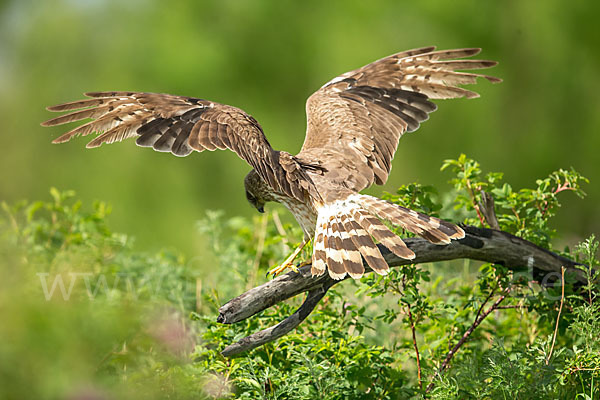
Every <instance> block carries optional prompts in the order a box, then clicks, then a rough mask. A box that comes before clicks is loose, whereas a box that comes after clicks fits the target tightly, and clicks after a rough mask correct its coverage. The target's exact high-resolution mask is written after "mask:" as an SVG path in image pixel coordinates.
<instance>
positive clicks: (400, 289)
mask: <svg viewBox="0 0 600 400" xmlns="http://www.w3.org/2000/svg"><path fill="white" fill-rule="evenodd" d="M443 168H449V169H450V170H451V171H453V172H454V175H455V177H454V178H453V181H452V182H453V184H454V186H455V189H454V190H455V192H454V194H453V195H452V196H446V195H444V196H439V195H438V194H437V192H436V191H435V189H434V188H432V187H427V186H422V185H419V184H411V185H407V186H403V187H401V188H400V189H399V190H398V191H397V192H396V193H395V194H388V195H387V198H388V199H389V200H390V201H394V202H396V203H398V204H402V205H404V206H407V207H411V208H414V209H417V210H420V211H423V212H427V213H434V214H441V215H442V216H443V215H444V213H443V211H444V210H446V209H447V208H448V206H449V205H450V204H449V203H450V202H454V203H455V212H456V213H457V214H455V215H461V216H462V218H465V220H466V221H467V222H469V223H473V224H480V225H484V224H486V220H485V218H480V216H479V215H478V207H479V204H480V201H481V198H480V196H481V193H480V190H485V191H486V192H488V193H491V194H492V195H493V197H494V199H495V201H496V216H497V219H498V222H499V223H500V226H501V228H502V229H503V230H507V231H510V232H513V233H515V234H517V235H520V236H523V237H525V238H527V239H529V240H532V241H535V242H536V243H539V244H541V245H544V246H549V245H550V239H551V238H552V237H553V236H554V235H555V232H553V230H552V228H551V227H550V225H549V219H550V218H551V217H552V216H553V215H554V214H555V213H556V211H557V210H558V207H559V206H560V203H559V196H561V195H560V194H559V193H561V192H563V191H565V189H568V190H570V191H573V192H575V193H576V194H579V195H583V192H582V191H581V188H580V183H582V182H585V181H586V180H585V178H583V177H581V176H580V175H579V174H577V173H576V172H575V171H572V170H571V171H563V170H560V171H557V172H555V173H552V174H550V175H549V177H548V178H545V179H541V180H538V181H537V182H536V185H535V187H534V188H533V189H520V190H513V189H512V188H511V187H510V186H509V185H508V184H506V183H503V182H502V175H501V174H499V173H488V174H485V175H484V174H483V172H482V171H481V167H480V166H479V164H478V163H476V162H475V161H473V160H470V159H468V158H467V157H465V156H460V157H459V158H458V159H457V160H448V161H446V162H445V164H444V167H443ZM561 188H562V189H561ZM51 196H52V199H51V200H50V201H48V202H41V201H40V202H33V203H25V202H23V203H19V204H16V205H12V206H10V205H7V204H3V205H2V207H3V212H4V216H3V218H2V219H0V224H1V225H0V256H1V261H0V270H1V271H2V276H3V279H2V281H0V309H1V310H2V315H3V324H2V325H0V338H2V340H0V360H2V363H0V397H2V398H6V399H19V398H39V399H46V398H48V399H51V398H74V399H78V398H150V399H152V398H157V399H158V398H173V399H179V398H181V399H184V398H241V399H317V398H324V399H347V398H349V399H406V398H435V399H451V398H473V399H482V398H483V399H496V398H519V399H535V398H582V399H584V398H585V399H588V398H589V399H593V398H597V397H598V396H599V395H600V389H599V387H600V386H599V379H600V356H599V354H600V347H599V344H598V341H597V337H598V336H599V335H600V309H599V306H598V302H597V301H596V298H595V296H596V293H598V289H599V288H598V282H597V279H596V278H595V277H594V275H593V273H592V271H591V270H590V269H588V268H584V267H582V268H584V269H585V272H586V273H587V274H588V275H589V277H590V284H589V285H586V286H585V287H583V288H579V289H576V288H574V287H572V285H570V284H569V281H568V280H567V284H566V285H565V288H564V289H565V290H564V293H565V294H564V297H563V295H562V292H563V291H562V289H563V287H561V284H560V280H559V282H558V283H557V285H556V287H555V288H551V289H550V290H542V289H540V288H539V287H538V286H536V285H530V284H528V283H527V282H526V281H528V279H523V278H527V276H525V275H519V274H514V273H511V272H510V271H508V270H506V269H505V268H503V267H501V266H498V265H492V264H484V265H478V264H477V263H471V262H468V261H465V262H464V263H461V262H459V263H437V264H434V265H426V266H425V265H423V266H422V265H411V266H406V267H403V268H395V269H393V270H392V271H391V273H390V274H389V275H387V276H385V277H382V276H378V275H374V274H370V275H367V276H365V277H363V278H362V279H361V280H360V282H355V283H352V282H350V281H348V282H346V283H344V284H343V285H339V288H338V289H337V290H330V293H329V294H328V295H327V296H326V297H325V298H324V299H323V301H322V302H321V303H320V304H319V306H318V307H317V309H316V310H315V312H313V314H312V315H311V316H310V317H309V320H308V321H307V322H305V323H303V324H301V325H300V326H299V327H298V328H297V329H296V331H294V332H293V333H291V334H289V335H287V336H285V337H283V338H281V339H280V340H278V341H276V342H274V343H269V344H267V345H265V346H263V347H260V348H258V349H256V350H254V351H252V352H250V353H248V354H245V355H242V356H241V357H239V358H235V359H231V360H230V359H225V358H224V357H222V356H221V355H220V351H221V350H222V349H223V348H224V347H225V346H226V345H228V344H230V343H232V342H234V341H236V340H239V339H240V338H242V337H244V336H246V335H248V334H250V333H253V332H256V331H258V330H260V329H263V328H266V327H267V326H271V325H273V324H275V323H277V322H278V321H280V320H281V319H282V318H284V317H285V316H287V315H289V314H291V313H292V312H293V311H294V309H295V307H297V306H298V304H299V299H295V300H293V301H290V302H286V303H284V304H280V305H279V306H277V307H274V308H271V309H269V310H266V311H264V312H262V313H260V314H259V315H257V316H255V317H252V318H250V319H248V320H245V321H243V322H240V323H238V324H234V325H222V324H218V323H216V321H215V320H216V315H217V308H218V307H219V306H220V305H221V304H223V303H224V301H226V300H227V299H229V298H231V297H232V296H235V295H237V294H239V293H241V292H242V291H244V290H246V289H247V288H249V287H252V286H254V285H256V284H257V283H259V282H260V280H261V277H262V276H264V272H265V271H266V270H267V269H268V268H269V267H270V266H272V265H274V264H275V263H276V262H277V261H280V260H281V259H282V258H283V257H284V256H285V254H286V253H287V252H289V251H290V250H291V248H292V247H293V245H294V244H296V243H297V242H298V241H299V239H300V238H301V233H300V232H299V231H298V230H297V228H294V227H293V226H291V225H287V224H284V223H281V222H280V221H279V217H278V215H277V214H276V213H272V214H270V215H267V216H261V217H256V218H255V219H254V220H253V221H249V220H247V219H244V218H232V219H225V218H224V217H223V214H222V213H221V212H211V213H208V214H207V215H206V217H205V218H204V219H203V220H201V221H199V222H198V229H199V230H200V231H201V232H202V234H203V235H204V237H205V238H206V241H207V242H208V243H210V245H211V246H212V247H211V248H210V249H208V250H207V252H208V253H209V254H207V255H206V257H208V258H209V259H210V260H211V262H212V263H213V264H214V266H215V267H214V269H213V270H212V271H205V270H201V269H199V268H198V267H197V263H195V262H194V260H193V259H192V260H186V259H185V257H183V256H181V254H179V253H177V252H176V251H173V250H171V251H166V250H162V251H160V252H158V253H157V254H144V253H140V252H139V251H137V250H136V249H135V248H134V247H133V246H132V241H131V239H130V238H129V237H127V236H126V235H123V234H117V233H113V232H112V231H111V230H110V229H109V228H108V226H107V224H106V220H105V218H106V216H107V214H108V213H109V212H110V207H108V206H107V205H106V204H104V203H102V202H97V203H95V204H94V205H93V207H92V210H91V211H85V209H84V208H83V207H82V205H81V203H80V202H79V201H77V200H75V197H74V194H73V193H72V192H59V191H58V190H56V189H52V190H51ZM597 250H598V242H597V241H596V239H595V238H594V236H591V237H590V238H589V239H587V240H585V241H584V242H583V243H581V244H580V245H578V246H577V247H576V248H575V251H574V252H573V254H570V255H569V256H570V257H578V259H579V261H581V262H582V263H584V264H586V265H588V266H590V267H598V265H599V263H598V260H597ZM309 251H310V250H309ZM308 254H309V253H308V252H307V253H305V256H306V257H308ZM561 298H562V300H563V301H564V306H563V307H562V309H561V308H559V303H560V300H561ZM492 311H493V312H492ZM478 319H481V321H480V322H481V324H480V325H479V326H477V327H476V328H475V329H472V332H471V333H470V334H468V335H467V340H465V343H464V344H463V345H462V346H460V347H459V348H458V349H457V351H456V353H455V354H454V356H453V357H452V358H451V360H449V362H447V363H446V365H447V368H445V369H444V370H443V371H440V367H441V366H442V363H443V362H444V360H445V359H446V358H447V356H448V351H449V349H451V348H453V347H454V346H455V345H456V344H457V343H458V342H459V340H461V338H462V337H463V336H464V335H465V334H466V333H468V332H469V329H470V328H472V327H473V323H474V321H476V320H478ZM557 323H558V325H556V326H557V330H556V331H555V324H557ZM417 350H418V353H417Z"/></svg>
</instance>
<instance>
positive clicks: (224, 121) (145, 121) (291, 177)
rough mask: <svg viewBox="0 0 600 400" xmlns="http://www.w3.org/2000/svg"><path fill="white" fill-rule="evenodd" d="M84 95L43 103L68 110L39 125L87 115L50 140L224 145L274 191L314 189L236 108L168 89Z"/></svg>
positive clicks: (167, 148)
mask: <svg viewBox="0 0 600 400" xmlns="http://www.w3.org/2000/svg"><path fill="white" fill-rule="evenodd" d="M85 95H86V96H88V97H90V98H89V99H84V100H78V101H73V102H69V103H64V104H59V105H56V106H52V107H48V110H50V111H69V112H68V113H67V114H64V115H61V116H59V117H56V118H52V119H50V120H48V121H46V122H43V123H42V125H43V126H55V125H63V124H66V123H69V122H75V121H82V120H85V119H88V118H91V119H92V120H91V121H89V122H87V123H85V124H83V125H80V126H78V127H76V128H74V129H72V130H70V131H68V132H67V133H65V134H63V135H61V136H59V137H58V138H57V139H55V140H54V143H64V142H68V141H69V140H71V139H72V138H74V137H76V136H79V135H82V136H85V135H89V134H92V133H96V134H98V136H96V137H95V138H94V139H93V140H92V141H90V142H89V143H88V145H87V147H98V146H100V145H102V144H103V143H114V142H120V141H122V140H125V139H128V138H130V137H135V136H137V139H136V144H137V145H139V146H142V147H152V148H153V149H154V150H157V151H164V152H171V153H173V154H175V155H177V156H186V155H188V154H190V153H191V152H192V151H194V150H196V151H203V150H216V149H230V150H232V151H234V152H235V153H237V155H238V156H240V158H242V159H243V160H245V161H246V162H248V164H250V165H251V166H252V167H253V168H255V169H256V171H257V173H258V174H259V176H260V177H261V178H263V180H264V181H265V182H267V183H269V185H271V187H272V188H273V189H274V190H275V191H278V192H279V193H283V194H285V195H288V196H290V197H295V198H296V199H298V200H304V196H305V194H306V190H307V188H308V190H309V191H310V190H312V191H316V189H314V184H313V183H312V181H311V180H310V177H308V175H307V174H306V172H305V171H304V170H303V169H302V168H301V165H300V163H299V162H298V161H297V159H296V158H294V157H292V156H291V155H289V154H288V153H284V152H279V151H275V150H273V148H272V147H271V145H270V144H269V142H268V141H267V138H266V137H265V135H264V133H263V131H262V128H261V127H260V125H259V124H258V122H257V121H256V120H255V119H254V118H252V117H251V116H250V115H248V114H246V113H245V112H244V111H242V110H240V109H239V108H235V107H232V106H228V105H224V104H219V103H215V102H212V101H208V100H203V99H198V98H193V97H184V96H173V95H169V94H157V93H141V92H124V91H119V92H89V93H86V94H85ZM283 165H285V169H284V167H283Z"/></svg>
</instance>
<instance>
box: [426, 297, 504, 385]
mask: <svg viewBox="0 0 600 400" xmlns="http://www.w3.org/2000/svg"><path fill="white" fill-rule="evenodd" d="M510 290H511V288H510V287H509V288H507V289H506V290H504V294H502V296H500V297H498V299H497V300H496V301H495V302H494V304H492V305H491V306H490V308H488V309H487V310H486V311H485V312H483V313H482V314H481V315H479V317H477V318H476V319H475V321H473V324H471V326H470V327H469V329H467V331H466V332H465V333H464V334H463V335H462V337H461V338H460V340H459V341H458V343H456V344H455V345H454V347H453V348H452V350H450V351H449V352H448V354H446V358H445V359H444V362H442V365H440V368H439V369H438V370H437V372H436V373H435V375H434V376H433V378H431V382H430V383H429V385H428V386H427V389H426V390H425V392H429V391H430V390H431V389H433V385H434V380H435V378H437V377H438V376H440V375H442V373H443V372H444V370H445V369H446V367H448V364H449V363H450V360H452V357H454V355H455V354H456V352H457V351H458V350H459V349H460V348H461V346H462V345H463V344H464V343H465V342H466V341H467V339H468V338H469V336H471V334H472V333H473V331H474V330H475V328H477V327H478V326H479V324H481V322H483V320H484V319H485V318H486V317H487V316H488V315H490V313H491V312H492V311H494V310H496V307H498V305H499V304H500V303H501V302H502V300H504V299H505V298H506V296H508V293H509V292H510Z"/></svg>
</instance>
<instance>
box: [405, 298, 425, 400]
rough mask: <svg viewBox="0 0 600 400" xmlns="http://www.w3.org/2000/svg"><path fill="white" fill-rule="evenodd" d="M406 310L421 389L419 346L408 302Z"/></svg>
mask: <svg viewBox="0 0 600 400" xmlns="http://www.w3.org/2000/svg"><path fill="white" fill-rule="evenodd" d="M406 308H407V311H408V320H409V321H410V330H411V332H412V341H413V347H414V348H415V354H416V355H417V378H418V379H419V388H421V389H423V381H422V380H421V356H420V355H419V346H418V345H417V334H416V332H415V321H414V319H413V315H412V312H411V310H410V304H407V305H406Z"/></svg>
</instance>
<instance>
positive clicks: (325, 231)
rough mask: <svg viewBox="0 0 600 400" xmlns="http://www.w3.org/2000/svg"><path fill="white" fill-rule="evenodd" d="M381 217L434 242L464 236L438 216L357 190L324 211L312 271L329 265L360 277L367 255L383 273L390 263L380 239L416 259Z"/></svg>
mask: <svg viewBox="0 0 600 400" xmlns="http://www.w3.org/2000/svg"><path fill="white" fill-rule="evenodd" d="M381 220H387V221H389V222H391V223H392V224H394V225H400V226H401V227H402V228H404V229H405V230H407V231H409V232H412V233H415V234H417V235H419V236H421V237H423V238H425V239H427V240H429V241H430V242H432V243H435V244H448V243H450V240H452V239H461V238H463V237H464V236H465V233H464V231H463V230H462V229H461V228H460V227H458V226H456V225H454V224H452V223H450V222H446V221H443V220H441V219H439V218H435V217H431V216H428V215H425V214H422V213H419V212H416V211H414V210H410V209H408V208H405V207H401V206H398V205H395V204H392V203H389V202H387V201H384V200H381V199H378V198H375V197H372V196H366V195H359V194H356V195H352V196H349V197H348V198H347V199H345V200H342V201H336V202H334V203H331V204H328V205H326V206H324V207H322V208H321V209H320V210H319V216H318V219H317V226H316V230H315V241H314V250H313V260H312V270H311V272H312V274H313V275H322V274H323V273H325V270H326V269H328V270H329V275H330V276H331V277H332V278H333V279H343V278H344V277H345V276H346V274H348V275H349V276H350V277H352V278H355V279H358V278H360V277H361V276H362V275H363V273H364V267H363V263H362V259H363V258H364V260H365V261H366V262H367V265H369V267H371V269H373V271H375V272H376V273H378V274H380V275H385V274H387V272H388V270H389V266H388V264H387V262H386V261H385V259H384V258H383V256H382V254H381V252H380V251H379V249H378V248H377V246H376V245H375V241H377V242H379V243H381V244H382V245H384V246H385V247H387V248H388V249H389V250H390V251H391V252H392V253H394V254H395V255H397V256H398V257H400V258H404V259H407V260H412V259H413V258H415V253H414V252H413V251H412V250H410V249H409V248H408V247H407V246H406V244H405V243H404V241H403V240H402V239H401V238H400V237H399V236H397V235H396V234H395V233H393V232H392V231H391V230H390V229H389V228H388V227H387V226H386V225H385V224H384V223H383V222H382V221H381Z"/></svg>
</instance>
